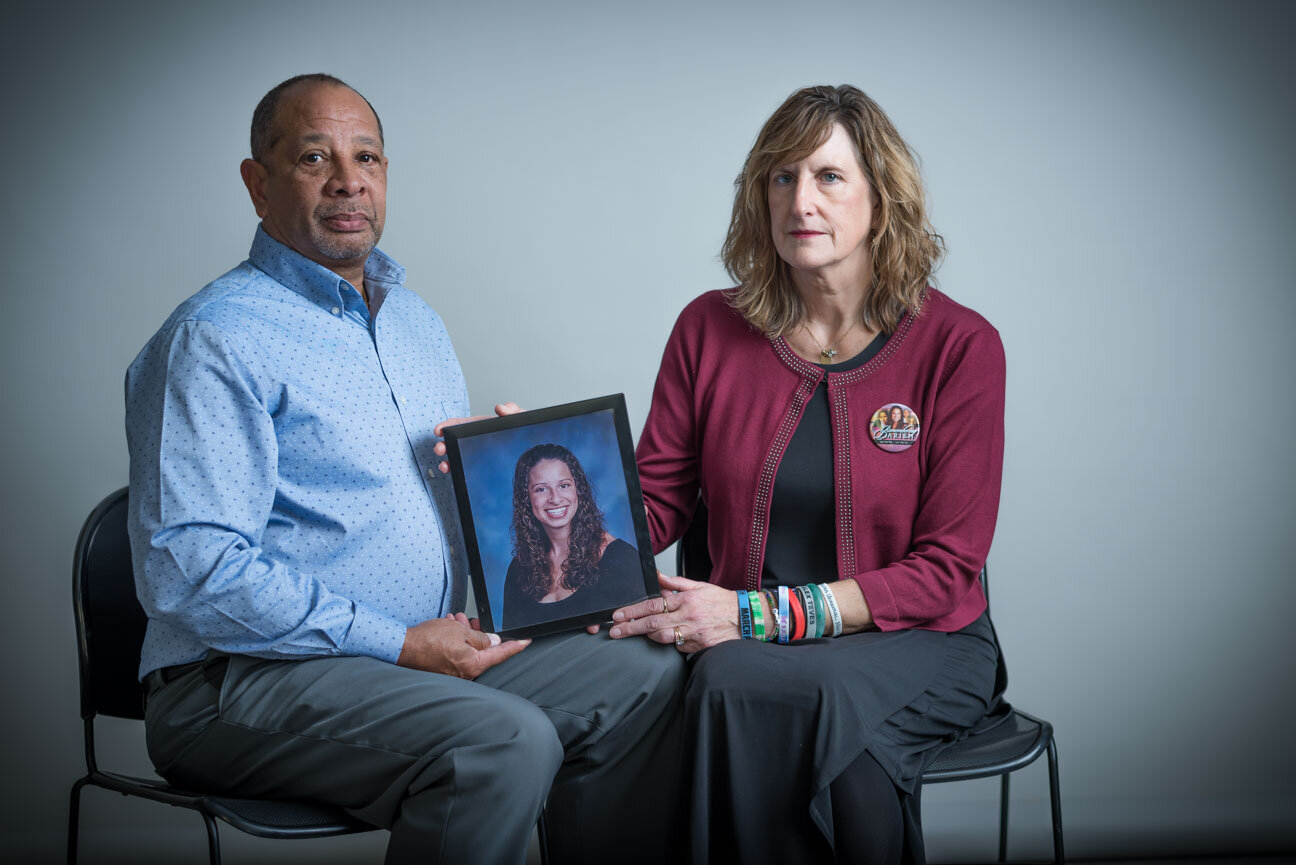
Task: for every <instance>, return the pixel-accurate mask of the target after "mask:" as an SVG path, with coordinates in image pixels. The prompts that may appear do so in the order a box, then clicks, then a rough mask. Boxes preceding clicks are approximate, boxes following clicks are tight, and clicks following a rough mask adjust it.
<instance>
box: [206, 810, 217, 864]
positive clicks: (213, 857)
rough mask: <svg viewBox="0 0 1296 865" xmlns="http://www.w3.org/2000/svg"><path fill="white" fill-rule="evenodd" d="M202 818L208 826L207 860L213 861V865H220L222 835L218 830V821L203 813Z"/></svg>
mask: <svg viewBox="0 0 1296 865" xmlns="http://www.w3.org/2000/svg"><path fill="white" fill-rule="evenodd" d="M202 818H203V822H204V823H206V824H207V858H208V859H209V860H210V861H211V865H220V861H221V855H220V834H219V833H218V830H217V829H216V821H215V820H213V819H212V816H211V815H210V814H207V813H203V815H202Z"/></svg>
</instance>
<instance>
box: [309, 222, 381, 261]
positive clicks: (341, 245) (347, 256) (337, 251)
mask: <svg viewBox="0 0 1296 865" xmlns="http://www.w3.org/2000/svg"><path fill="white" fill-rule="evenodd" d="M311 233H312V234H313V235H314V237H313V238H312V239H313V240H314V241H315V248H316V249H318V250H319V251H320V252H321V253H323V254H324V257H325V258H330V259H332V260H333V261H350V260H352V259H356V258H367V257H368V255H369V253H371V252H373V248H374V247H375V246H377V245H378V239H379V238H380V237H381V236H382V235H381V234H379V232H378V231H377V229H375V228H374V225H373V223H372V222H371V223H369V233H370V236H371V237H372V238H373V239H372V240H371V241H361V240H360V238H361V236H362V235H360V234H355V235H352V236H353V237H354V238H355V240H354V241H352V242H350V243H347V242H345V241H342V242H339V241H338V240H336V239H335V238H334V237H333V236H331V235H330V234H328V233H327V232H326V231H325V229H324V228H323V227H322V226H318V225H317V226H315V227H314V230H313V231H312V232H311ZM357 243H358V244H359V246H358V247H357V245H356V244H357ZM365 243H368V246H365V245H364V244H365Z"/></svg>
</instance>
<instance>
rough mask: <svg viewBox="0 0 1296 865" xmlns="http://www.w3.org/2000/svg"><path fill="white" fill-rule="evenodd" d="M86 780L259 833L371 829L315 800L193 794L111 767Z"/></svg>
mask: <svg viewBox="0 0 1296 865" xmlns="http://www.w3.org/2000/svg"><path fill="white" fill-rule="evenodd" d="M86 780H87V781H88V782H89V783H90V784H93V785H95V786H97V787H104V788H107V789H109V790H114V791H116V792H118V793H126V794H129V795H132V796H142V797H144V798H147V799H153V800H154V801H157V802H164V803H166V804H168V805H177V806H179V807H183V808H192V809H194V810H196V811H200V812H203V813H207V814H210V815H211V816H213V817H215V818H216V819H218V820H223V821H225V822H226V823H229V824H230V825H231V826H234V827H235V828H237V829H240V830H242V831H244V832H247V833H248V834H250V835H258V836H260V837H262V838H323V837H327V836H329V835H347V834H351V833H354V832H369V831H372V830H373V829H376V828H377V827H375V826H370V825H369V824H368V823H365V822H364V821H362V820H357V819H356V818H355V817H352V816H351V815H350V814H348V813H347V812H346V811H344V810H342V809H341V808H338V807H335V806H333V805H325V804H321V803H319V802H302V801H297V800H287V799H240V798H238V797H235V796H220V795H216V794H212V793H198V792H195V791H193V790H186V789H183V788H180V787H173V786H172V785H170V784H167V783H166V782H165V781H161V780H158V779H156V778H137V777H135V776H133V775H122V774H119V773H116V772H103V771H100V772H94V773H92V774H91V775H89V776H87V778H86Z"/></svg>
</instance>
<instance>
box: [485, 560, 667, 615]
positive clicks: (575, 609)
mask: <svg viewBox="0 0 1296 865" xmlns="http://www.w3.org/2000/svg"><path fill="white" fill-rule="evenodd" d="M521 579H522V564H521V563H520V562H519V561H518V560H517V559H516V558H514V559H513V561H511V562H509V566H508V572H507V573H506V574H505V575H504V597H503V599H502V600H503V607H504V609H503V610H502V611H501V615H502V617H503V624H502V625H499V628H500V629H501V630H503V629H505V628H521V627H524V626H526V625H534V624H536V623H537V622H553V621H557V620H558V619H567V618H571V617H572V616H579V615H581V614H582V613H593V612H597V611H599V610H611V609H615V608H616V607H620V606H623V605H625V604H629V603H633V602H634V601H638V600H640V599H642V598H643V596H644V572H643V565H642V563H641V562H640V561H639V551H638V550H636V549H635V548H634V547H632V546H630V545H629V544H627V543H626V542H625V541H623V540H621V539H620V538H617V539H615V540H613V541H612V543H610V544H608V545H607V547H606V548H604V550H603V557H602V558H601V559H599V568H598V579H596V580H595V581H594V582H593V584H592V585H588V586H585V587H583V588H582V589H580V590H579V591H576V592H572V593H571V594H570V595H568V596H567V597H565V598H563V599H562V600H561V601H553V602H552V603H548V604H542V603H540V602H539V601H537V600H533V599H532V598H530V597H528V596H527V595H526V593H525V592H523V591H522V589H521V587H520V585H519V581H520V580H521Z"/></svg>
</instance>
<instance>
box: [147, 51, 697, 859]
mask: <svg viewBox="0 0 1296 865" xmlns="http://www.w3.org/2000/svg"><path fill="white" fill-rule="evenodd" d="M241 170H242V176H243V181H244V183H245V184H246V185H247V189H248V193H249V194H250V196H251V198H252V203H253V205H254V206H255V209H256V212H257V215H258V216H259V217H260V218H261V225H260V227H259V228H258V229H257V232H256V236H255V239H254V240H253V243H252V251H251V253H250V255H249V258H248V260H247V261H245V262H244V263H243V264H241V265H239V266H238V267H236V268H234V269H233V270H231V271H230V272H228V273H226V274H225V275H224V276H222V277H220V278H219V279H217V280H216V281H215V282H213V283H211V284H210V285H208V286H206V287H205V288H204V289H202V290H201V291H200V292H198V294H196V295H194V296H193V297H191V298H189V299H188V300H187V301H185V302H184V303H183V304H181V305H180V307H179V308H178V309H177V310H176V311H175V312H174V313H173V314H172V315H171V317H170V318H169V319H168V320H167V322H166V323H165V324H164V325H163V326H162V328H161V330H159V331H158V333H157V334H156V335H155V336H154V337H153V338H152V339H151V340H150V341H149V343H148V345H146V346H145V347H144V349H143V351H141V352H140V355H139V357H137V358H136V360H135V362H134V363H133V364H132V365H131V368H130V370H129V372H128V373H127V376H126V426H127V439H128V444H129V446H130V455H131V509H130V511H131V512H130V517H129V521H130V522H129V528H130V534H131V545H132V551H133V554H134V564H135V573H136V581H137V585H138V590H139V595H140V599H141V601H142V603H143V605H144V607H145V609H146V610H147V612H148V615H149V625H148V631H147V634H146V636H145V641H144V649H143V657H142V659H141V664H140V675H141V676H142V677H143V678H144V681H145V684H146V686H147V693H148V704H147V712H146V719H145V724H146V731H147V738H148V747H149V754H150V756H151V757H152V758H153V761H154V763H155V764H156V765H157V768H158V771H159V772H160V773H161V774H162V775H163V776H164V777H166V778H168V779H170V780H172V781H174V782H175V783H178V784H184V785H188V786H193V787H198V788H202V789H210V790H216V791H222V792H229V793H237V794H241V795H248V796H268V797H286V798H311V799H317V800H322V801H327V802H333V803H336V804H339V805H342V806H344V807H346V808H347V809H348V810H350V811H351V812H352V813H354V814H356V815H357V816H358V817H360V818H361V819H364V820H366V821H368V822H371V823H373V824H374V825H377V826H384V827H388V828H390V829H391V839H390V842H389V844H388V851H387V861H388V862H453V863H463V862H490V863H494V862H521V861H522V860H523V859H524V858H525V854H526V848H527V844H528V842H529V838H530V834H531V830H532V827H533V826H534V824H535V821H536V818H537V816H538V815H539V813H540V809H541V808H542V806H544V804H545V800H546V796H547V797H548V815H549V817H548V825H549V828H550V832H549V836H550V849H551V852H552V853H553V859H554V860H555V861H557V862H564V863H565V862H581V861H593V859H594V858H595V857H596V856H598V857H600V858H602V857H603V856H605V855H607V854H615V855H617V856H618V857H620V858H625V857H626V856H627V855H628V856H629V857H630V858H632V859H635V860H640V859H642V861H651V862H654V863H660V862H662V861H663V856H664V855H665V853H664V851H663V849H662V847H661V846H659V845H660V844H663V843H668V840H667V837H665V836H669V834H670V833H669V826H670V824H671V818H672V813H671V810H670V805H669V803H670V801H671V800H672V798H673V794H674V785H675V783H676V779H677V777H678V776H677V774H676V773H677V771H678V757H677V747H678V745H677V740H678V729H677V723H678V722H677V721H676V718H677V717H678V695H679V691H680V688H681V686H682V679H683V671H682V664H681V661H680V659H679V657H678V655H677V653H676V652H674V651H673V650H672V649H669V648H667V647H661V646H656V645H654V644H651V643H649V642H648V641H615V642H613V641H610V640H607V639H606V638H605V637H604V636H597V637H595V636H590V635H588V634H585V633H583V632H581V633H576V634H567V635H559V636H556V637H548V638H543V639H538V640H536V641H534V642H530V641H514V642H507V643H500V641H499V638H498V637H495V636H494V635H487V634H483V633H481V632H480V631H477V630H474V629H473V627H471V623H470V622H469V621H468V619H467V618H466V617H465V616H464V615H463V613H462V612H461V610H462V608H463V603H464V598H465V593H466V588H465V579H466V577H465V575H466V568H465V564H464V556H463V550H462V541H461V538H460V532H459V527H458V522H457V518H456V512H455V507H454V500H453V492H452V490H451V487H450V482H449V479H448V478H447V477H445V476H444V475H443V473H442V472H440V471H438V470H437V469H438V465H439V457H438V456H437V455H436V452H435V451H434V447H435V445H436V443H437V435H436V430H437V424H438V423H439V422H440V421H442V420H444V419H445V418H448V417H452V416H462V415H466V414H467V413H468V399H467V394H466V390H465V386H464V380H463V375H462V373H461V371H460V369H459V364H458V361H457V360H456V359H455V355H454V352H453V349H452V348H451V345H450V341H449V338H448V337H447V335H446V332H445V328H444V327H443V325H442V323H441V320H440V318H439V317H438V316H437V315H436V313H434V312H433V311H432V310H431V309H430V308H428V307H427V305H426V304H424V303H423V302H422V301H421V300H420V299H419V298H418V297H417V296H416V295H415V294H414V293H413V292H411V291H409V290H408V289H406V288H405V287H404V286H403V285H402V282H403V281H404V276H405V274H404V270H403V269H402V268H401V267H400V266H399V265H398V264H396V263H395V262H394V261H392V260H391V259H390V258H388V257H387V256H386V255H384V254H383V253H382V252H380V251H378V250H377V249H375V245H376V244H377V242H378V240H379V237H380V236H381V235H382V229H383V220H384V217H385V194H386V181H387V157H386V156H385V155H384V153H383V134H382V126H381V124H380V123H379V121H378V117H377V114H376V113H375V112H374V111H373V109H372V107H371V106H370V105H369V103H368V102H367V101H366V100H365V99H364V98H363V97H362V96H360V94H359V93H357V92H356V91H354V90H352V89H351V88H350V87H348V86H347V85H345V84H344V83H342V82H341V81H339V80H338V79H336V78H333V77H331V76H325V75H308V76H298V77H297V78H292V79H289V80H288V81H285V82H284V83H283V84H280V85H279V86H278V87H275V88H274V89H273V90H271V91H270V92H269V93H268V94H266V96H265V98H264V99H262V101H261V103H260V105H258V106H257V109H256V111H255V113H254V115H253V121H252V158H250V159H247V160H244V161H243V163H242V167H241ZM644 821H648V825H647V826H642V824H643V822H644ZM641 826H642V828H641ZM645 829H646V830H648V831H644V830H645Z"/></svg>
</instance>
